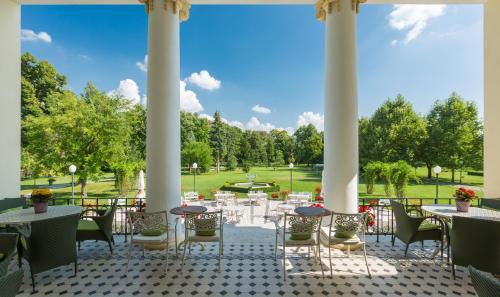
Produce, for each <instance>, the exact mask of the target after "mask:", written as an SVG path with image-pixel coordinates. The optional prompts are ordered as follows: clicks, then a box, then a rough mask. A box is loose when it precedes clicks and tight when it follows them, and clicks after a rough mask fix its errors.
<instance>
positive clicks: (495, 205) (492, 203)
mask: <svg viewBox="0 0 500 297" xmlns="http://www.w3.org/2000/svg"><path fill="white" fill-rule="evenodd" d="M481 207H482V208H490V209H494V210H500V198H481Z"/></svg>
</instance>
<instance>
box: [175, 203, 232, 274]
mask: <svg viewBox="0 0 500 297" xmlns="http://www.w3.org/2000/svg"><path fill="white" fill-rule="evenodd" d="M185 230H186V235H185V237H186V238H185V241H184V251H183V255H182V268H184V261H185V259H186V250H188V251H189V253H190V254H191V244H192V243H193V242H218V243H219V257H218V259H219V262H218V267H219V271H220V269H221V257H222V254H223V252H224V221H223V217H222V210H218V211H212V212H205V213H202V214H186V222H185ZM193 232H194V233H195V234H194V235H191V234H192V233H193ZM217 233H218V234H217Z"/></svg>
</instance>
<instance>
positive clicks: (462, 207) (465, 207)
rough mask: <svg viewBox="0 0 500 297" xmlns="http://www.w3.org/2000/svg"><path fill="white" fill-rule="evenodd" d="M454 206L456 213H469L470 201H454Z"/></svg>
mask: <svg viewBox="0 0 500 297" xmlns="http://www.w3.org/2000/svg"><path fill="white" fill-rule="evenodd" d="M455 204H456V206H457V211H458V212H469V207H470V201H465V200H456V201H455Z"/></svg>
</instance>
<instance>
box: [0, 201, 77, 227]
mask: <svg viewBox="0 0 500 297" xmlns="http://www.w3.org/2000/svg"><path fill="white" fill-rule="evenodd" d="M82 211H83V207H81V206H70V205H64V206H59V205H56V206H49V207H48V209H47V212H45V213H35V210H34V209H33V208H32V207H30V208H25V209H18V210H13V211H8V212H5V213H2V214H0V224H4V225H21V224H29V223H31V222H35V221H41V220H46V219H53V218H57V217H63V216H68V215H72V214H80V213H82Z"/></svg>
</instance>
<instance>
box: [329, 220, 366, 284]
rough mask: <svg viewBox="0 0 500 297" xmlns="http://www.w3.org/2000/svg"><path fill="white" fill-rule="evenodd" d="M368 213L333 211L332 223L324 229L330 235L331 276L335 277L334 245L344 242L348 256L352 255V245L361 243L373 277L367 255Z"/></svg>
mask: <svg viewBox="0 0 500 297" xmlns="http://www.w3.org/2000/svg"><path fill="white" fill-rule="evenodd" d="M367 218H368V213H366V212H365V213H356V214H347V213H336V212H334V213H332V216H331V220H330V224H329V225H328V227H327V228H325V229H326V230H325V229H323V230H324V231H326V232H325V234H327V235H328V258H329V260H330V276H331V277H333V266H332V247H333V246H335V245H336V244H343V245H345V246H346V248H347V256H348V257H350V253H351V246H358V245H361V246H362V248H363V255H364V257H365V264H366V270H367V272H368V276H369V277H370V278H371V277H372V275H371V272H370V267H369V266H368V259H367V257H366V240H365V229H366V221H367Z"/></svg>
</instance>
